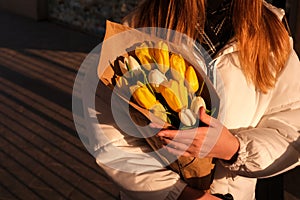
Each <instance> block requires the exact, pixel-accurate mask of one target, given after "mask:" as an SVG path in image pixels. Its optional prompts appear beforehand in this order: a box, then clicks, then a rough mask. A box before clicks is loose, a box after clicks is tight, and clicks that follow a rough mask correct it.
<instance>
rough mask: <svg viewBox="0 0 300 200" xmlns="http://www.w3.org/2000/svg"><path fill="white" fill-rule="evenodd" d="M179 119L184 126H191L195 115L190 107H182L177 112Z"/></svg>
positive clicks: (194, 122)
mask: <svg viewBox="0 0 300 200" xmlns="http://www.w3.org/2000/svg"><path fill="white" fill-rule="evenodd" d="M179 119H180V121H181V123H183V124H184V125H185V126H193V125H195V124H196V121H197V117H196V114H195V113H193V112H192V111H191V110H190V109H182V110H181V111H180V112H179Z"/></svg>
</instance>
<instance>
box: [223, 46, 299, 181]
mask: <svg viewBox="0 0 300 200" xmlns="http://www.w3.org/2000/svg"><path fill="white" fill-rule="evenodd" d="M299 74H300V62H299V59H298V57H297V55H296V53H295V52H294V51H293V50H292V51H291V54H290V57H289V59H288V61H287V64H286V67H285V69H284V71H283V72H282V74H281V75H280V77H279V78H278V81H277V83H276V86H275V88H274V90H273V91H271V93H272V98H271V100H270V102H269V106H268V108H267V110H266V111H265V113H266V114H265V115H264V116H263V118H262V119H261V120H260V122H259V123H258V125H257V126H256V128H247V129H244V130H243V129H237V130H231V132H233V133H234V134H235V135H236V137H237V138H238V139H239V142H240V150H239V156H238V159H237V162H235V163H234V164H233V165H229V166H228V167H229V169H231V170H232V171H235V172H236V173H237V174H240V175H244V176H250V177H267V176H273V175H276V174H278V173H282V172H285V171H287V170H289V169H291V168H293V167H295V166H297V165H299V160H300V139H299V136H300V134H299V130H300V82H299V80H298V79H299Z"/></svg>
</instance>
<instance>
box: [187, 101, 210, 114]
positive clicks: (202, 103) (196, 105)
mask: <svg viewBox="0 0 300 200" xmlns="http://www.w3.org/2000/svg"><path fill="white" fill-rule="evenodd" d="M202 106H203V107H204V108H205V109H206V105H205V101H204V99H203V98H202V97H200V96H195V97H194V98H193V99H192V102H191V110H192V111H193V113H195V114H196V115H198V113H199V109H200V107H202Z"/></svg>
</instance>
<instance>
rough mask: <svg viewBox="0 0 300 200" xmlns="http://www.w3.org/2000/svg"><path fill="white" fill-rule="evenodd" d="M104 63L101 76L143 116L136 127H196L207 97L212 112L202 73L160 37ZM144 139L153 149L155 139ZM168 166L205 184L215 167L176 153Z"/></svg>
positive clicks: (201, 185) (200, 186)
mask: <svg viewBox="0 0 300 200" xmlns="http://www.w3.org/2000/svg"><path fill="white" fill-rule="evenodd" d="M116 26H118V31H119V29H122V25H115V24H114V26H113V27H114V28H115V27H116ZM110 31H111V30H110ZM112 32H113V31H112ZM109 65H110V67H109V68H107V69H106V71H105V73H104V74H105V75H104V76H103V75H102V76H101V77H100V79H101V80H102V81H103V82H104V83H106V84H107V85H109V86H111V87H112V88H113V89H114V91H115V92H116V93H118V95H119V96H121V97H122V98H123V99H124V100H125V101H126V102H128V104H130V105H131V106H132V107H133V108H135V110H136V111H138V113H141V114H142V115H143V116H145V117H146V118H145V120H141V118H139V119H138V120H136V121H135V123H136V124H138V125H141V124H144V125H145V124H149V123H158V124H159V126H160V127H162V128H173V129H188V128H195V127H197V126H199V125H200V123H199V116H198V111H199V108H200V107H201V106H203V107H205V108H206V107H207V103H206V99H207V101H208V108H207V112H208V113H209V114H211V115H213V114H214V111H215V110H214V108H212V103H211V99H209V98H208V97H207V96H209V95H207V93H208V89H207V88H208V87H207V83H206V81H205V77H203V74H200V73H199V72H198V71H197V70H195V67H194V66H193V65H192V64H190V62H188V61H187V60H186V59H184V57H183V56H182V55H181V54H180V53H177V52H172V51H171V50H170V48H169V44H168V43H167V42H165V41H163V40H156V41H151V40H143V41H139V42H136V43H135V44H134V47H133V48H131V50H130V51H126V53H125V54H123V55H121V56H117V57H116V58H115V59H114V60H112V61H110V63H109ZM107 71H109V72H107ZM216 111H217V109H216ZM132 119H133V120H134V119H135V118H134V117H132ZM145 121H146V123H145ZM141 122H142V123H141ZM147 142H148V143H149V144H150V146H152V147H153V148H154V149H159V148H160V147H161V146H160V144H159V141H158V139H157V138H156V137H153V138H152V139H147ZM169 166H170V167H171V169H173V170H174V171H176V172H178V173H179V174H180V175H181V176H182V177H183V178H184V180H185V181H186V182H187V183H188V184H189V185H190V186H192V187H196V188H198V189H204V190H206V189H208V188H209V185H210V181H211V175H212V173H211V171H212V169H213V168H214V164H213V162H212V159H211V158H201V159H200V158H188V157H179V158H178V159H177V160H176V161H175V162H172V163H169Z"/></svg>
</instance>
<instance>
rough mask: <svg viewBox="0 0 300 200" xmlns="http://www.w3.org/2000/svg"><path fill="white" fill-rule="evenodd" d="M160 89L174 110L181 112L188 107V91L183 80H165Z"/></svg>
mask: <svg viewBox="0 0 300 200" xmlns="http://www.w3.org/2000/svg"><path fill="white" fill-rule="evenodd" d="M159 90H160V92H161V94H162V96H163V97H164V99H165V100H166V102H167V104H168V105H169V106H170V108H171V109H172V110H174V111H176V112H179V111H180V110H181V109H183V108H186V107H187V105H188V93H187V88H186V87H185V86H184V84H183V82H182V81H181V82H177V81H175V80H172V79H171V80H170V81H169V82H163V83H162V84H161V86H160V89H159Z"/></svg>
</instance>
